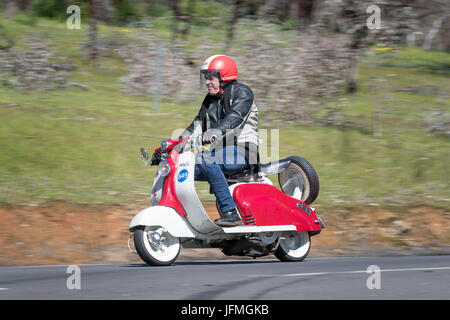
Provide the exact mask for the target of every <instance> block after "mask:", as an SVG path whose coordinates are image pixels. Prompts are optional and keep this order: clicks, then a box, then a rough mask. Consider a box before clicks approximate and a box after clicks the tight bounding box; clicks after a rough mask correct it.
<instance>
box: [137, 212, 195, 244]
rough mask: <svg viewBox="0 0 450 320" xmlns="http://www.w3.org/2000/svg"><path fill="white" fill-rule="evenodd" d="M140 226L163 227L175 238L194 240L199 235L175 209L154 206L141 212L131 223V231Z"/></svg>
mask: <svg viewBox="0 0 450 320" xmlns="http://www.w3.org/2000/svg"><path fill="white" fill-rule="evenodd" d="M138 226H161V227H163V228H164V229H166V230H167V231H168V232H169V233H170V234H171V235H173V236H174V237H180V238H194V237H195V236H196V234H197V232H196V231H195V230H193V229H192V228H191V227H190V226H189V223H188V222H187V221H186V219H185V218H183V217H182V216H180V215H179V214H178V213H177V212H176V211H175V210H174V209H172V208H170V207H165V206H154V207H149V208H147V209H144V210H142V211H141V212H139V213H138V214H137V215H136V216H135V217H134V218H133V220H131V223H130V227H129V229H130V231H133V230H134V228H135V227H138Z"/></svg>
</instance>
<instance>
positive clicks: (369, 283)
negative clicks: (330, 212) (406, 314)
mask: <svg viewBox="0 0 450 320" xmlns="http://www.w3.org/2000/svg"><path fill="white" fill-rule="evenodd" d="M449 285H450V255H442V256H400V257H339V258H309V259H306V260H305V261H303V262H300V263H282V262H279V261H278V260H258V259H256V260H232V261H231V260H228V261H207V260H206V261H193V262H177V263H175V264H174V265H172V266H170V267H149V266H147V265H145V264H105V265H81V266H75V267H72V268H69V266H67V265H65V266H37V267H3V268H0V299H1V300H7V299H19V300H22V299H37V300H42V299H45V300H47V299H49V300H65V299H83V300H85V299H87V300H91V299H108V300H110V299H151V300H155V299H164V300H175V299H176V300H180V299H183V300H186V299H189V300H191V299H192V300H200V299H201V300H216V299H220V300H229V299H235V300H272V299H275V300H278V299H280V300H281V299H282V300H293V299H295V300H297V299H301V300H303V299H357V300H366V299H388V300H391V299H407V300H409V299H420V300H422V299H425V300H426V299H440V300H442V299H444V300H449V299H450V286H449Z"/></svg>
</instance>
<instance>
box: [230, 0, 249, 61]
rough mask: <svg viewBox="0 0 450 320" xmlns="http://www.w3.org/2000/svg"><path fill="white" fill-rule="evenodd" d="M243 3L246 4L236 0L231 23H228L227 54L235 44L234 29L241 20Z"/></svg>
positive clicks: (241, 0)
mask: <svg viewBox="0 0 450 320" xmlns="http://www.w3.org/2000/svg"><path fill="white" fill-rule="evenodd" d="M243 2H244V1H243V0H234V3H233V14H232V16H231V19H230V22H229V23H228V32H227V38H226V40H225V52H227V51H228V50H230V49H231V45H232V43H233V36H234V28H235V26H236V24H237V21H238V19H239V15H240V10H241V7H242V4H243Z"/></svg>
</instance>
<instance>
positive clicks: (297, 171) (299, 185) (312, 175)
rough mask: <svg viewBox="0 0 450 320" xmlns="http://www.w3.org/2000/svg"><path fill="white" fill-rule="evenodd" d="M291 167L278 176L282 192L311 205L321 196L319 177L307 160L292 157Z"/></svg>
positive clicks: (290, 158)
mask: <svg viewBox="0 0 450 320" xmlns="http://www.w3.org/2000/svg"><path fill="white" fill-rule="evenodd" d="M288 159H289V160H291V163H290V164H289V166H288V167H287V168H286V169H285V170H284V171H283V172H280V173H279V174H278V182H279V183H280V188H281V190H282V191H283V192H284V193H286V194H287V195H289V196H291V197H294V198H297V199H299V200H300V201H302V202H304V203H306V204H311V203H313V202H314V201H315V200H316V199H317V197H318V195H319V177H318V175H317V172H316V170H315V169H314V167H313V166H312V165H311V163H309V162H308V161H307V160H306V159H304V158H301V157H297V156H292V157H289V158H288Z"/></svg>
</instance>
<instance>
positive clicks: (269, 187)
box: [128, 137, 325, 266]
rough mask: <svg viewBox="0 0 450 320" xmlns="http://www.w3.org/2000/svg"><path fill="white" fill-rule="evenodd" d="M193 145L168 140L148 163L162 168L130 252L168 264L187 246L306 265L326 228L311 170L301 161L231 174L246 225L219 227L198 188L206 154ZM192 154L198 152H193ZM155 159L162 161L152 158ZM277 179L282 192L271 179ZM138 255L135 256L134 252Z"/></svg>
mask: <svg viewBox="0 0 450 320" xmlns="http://www.w3.org/2000/svg"><path fill="white" fill-rule="evenodd" d="M195 141H196V139H194V138H192V137H185V138H183V139H179V140H174V139H167V140H163V141H162V143H161V146H160V147H159V148H157V149H155V153H154V154H153V157H152V158H151V159H149V155H148V152H147V151H146V150H145V149H144V148H141V160H142V161H143V162H144V164H145V165H158V166H159V168H158V171H157V174H156V177H155V180H154V183H153V188H152V194H151V203H152V206H151V207H148V208H146V209H144V210H142V211H141V212H139V213H138V214H137V215H136V216H135V217H134V218H133V219H132V221H131V223H130V226H129V231H130V232H131V235H130V238H129V239H128V247H129V248H130V250H132V251H133V249H132V248H131V246H130V240H131V238H134V247H135V249H136V251H135V253H137V254H138V255H139V256H140V257H141V259H142V260H143V261H145V262H146V263H147V264H149V265H152V266H167V265H171V264H172V263H173V262H174V261H175V260H176V259H177V257H178V255H179V253H180V250H181V247H184V248H220V249H222V252H223V253H224V254H225V255H227V256H249V257H253V258H256V257H262V256H266V255H269V254H274V255H275V256H276V257H277V258H278V259H279V260H280V261H284V262H293V261H302V260H304V259H305V258H306V256H307V255H308V254H309V252H310V248H311V236H314V235H317V234H319V233H320V232H321V230H322V229H323V228H324V227H325V226H324V224H323V222H322V220H321V219H320V217H318V216H316V213H315V209H314V208H312V207H310V206H309V204H311V203H312V202H314V200H315V199H316V198H317V196H318V192H319V179H318V176H317V173H316V171H315V170H314V168H313V167H312V165H311V164H310V163H309V162H308V161H307V160H305V159H303V158H301V157H297V156H293V157H288V158H285V159H281V160H278V161H274V162H269V163H266V164H263V163H258V165H257V166H256V170H255V166H251V167H248V168H245V169H244V170H243V171H242V172H238V173H235V174H233V175H229V176H226V179H227V181H228V184H229V189H230V193H231V195H232V196H233V199H234V201H235V202H236V205H237V210H238V212H239V214H240V216H241V218H242V221H243V225H239V226H234V227H219V226H217V225H216V224H215V223H214V222H212V220H211V219H210V217H209V216H208V214H207V213H206V211H205V209H204V207H203V205H202V203H201V202H200V199H199V197H198V195H197V193H196V190H195V186H194V168H195V153H196V152H201V148H206V149H208V148H207V147H204V146H201V145H200V144H196V143H195ZM192 149H194V150H192ZM155 155H159V156H158V157H155ZM273 174H278V181H279V183H280V188H281V190H280V189H278V188H277V187H275V186H274V185H273V183H272V181H271V180H270V179H269V178H268V176H269V175H273ZM133 252H134V251H133Z"/></svg>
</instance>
